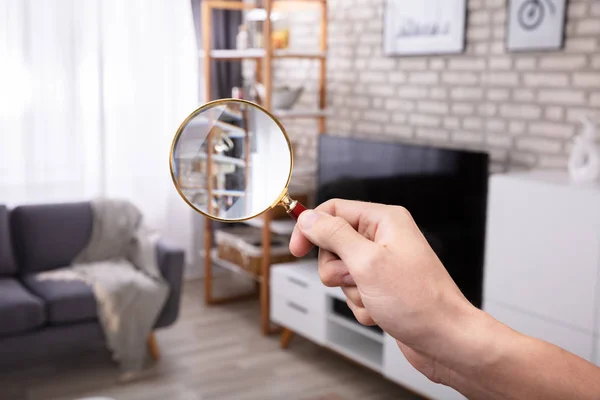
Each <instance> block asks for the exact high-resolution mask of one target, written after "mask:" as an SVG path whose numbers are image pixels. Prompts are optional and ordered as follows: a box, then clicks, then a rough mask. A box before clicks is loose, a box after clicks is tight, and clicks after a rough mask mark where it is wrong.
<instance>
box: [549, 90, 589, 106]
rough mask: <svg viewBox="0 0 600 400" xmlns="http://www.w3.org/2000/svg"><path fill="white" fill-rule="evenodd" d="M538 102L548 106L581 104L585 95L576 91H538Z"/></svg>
mask: <svg viewBox="0 0 600 400" xmlns="http://www.w3.org/2000/svg"><path fill="white" fill-rule="evenodd" d="M538 101H539V102H540V103H548V104H583V103H585V93H584V92H582V91H577V90H549V89H548V90H540V92H539V94H538Z"/></svg>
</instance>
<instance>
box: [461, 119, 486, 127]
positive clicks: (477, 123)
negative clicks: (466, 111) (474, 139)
mask: <svg viewBox="0 0 600 400" xmlns="http://www.w3.org/2000/svg"><path fill="white" fill-rule="evenodd" d="M463 128H465V129H481V128H483V119H481V118H478V117H468V118H465V119H463Z"/></svg>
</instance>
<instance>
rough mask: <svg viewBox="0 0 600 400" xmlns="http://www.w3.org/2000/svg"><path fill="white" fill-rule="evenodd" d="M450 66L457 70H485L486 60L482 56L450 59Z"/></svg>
mask: <svg viewBox="0 0 600 400" xmlns="http://www.w3.org/2000/svg"><path fill="white" fill-rule="evenodd" d="M448 68H449V69H453V70H457V71H483V70H484V69H485V68H486V62H485V59H481V58H467V57H463V58H455V59H451V60H449V61H448Z"/></svg>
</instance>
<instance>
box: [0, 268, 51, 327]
mask: <svg viewBox="0 0 600 400" xmlns="http://www.w3.org/2000/svg"><path fill="white" fill-rule="evenodd" d="M0 321H1V322H0V336H8V335H14V334H18V333H22V332H26V331H30V330H32V329H35V328H38V327H40V326H41V325H43V324H44V322H45V316H44V303H43V302H42V300H41V299H39V298H38V297H36V296H34V295H33V294H31V293H29V292H28V291H27V290H26V289H25V287H23V285H21V283H20V282H19V281H18V280H16V279H13V278H0Z"/></svg>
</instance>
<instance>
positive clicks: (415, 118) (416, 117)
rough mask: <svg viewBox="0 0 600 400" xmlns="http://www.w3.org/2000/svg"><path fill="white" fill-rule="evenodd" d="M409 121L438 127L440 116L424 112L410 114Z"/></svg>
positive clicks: (417, 124) (414, 123)
mask: <svg viewBox="0 0 600 400" xmlns="http://www.w3.org/2000/svg"><path fill="white" fill-rule="evenodd" d="M408 120H409V122H410V123H411V124H413V125H415V126H427V127H438V126H440V125H441V123H442V119H441V118H440V117H436V116H433V115H426V114H414V113H413V114H410V116H409V118H408Z"/></svg>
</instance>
